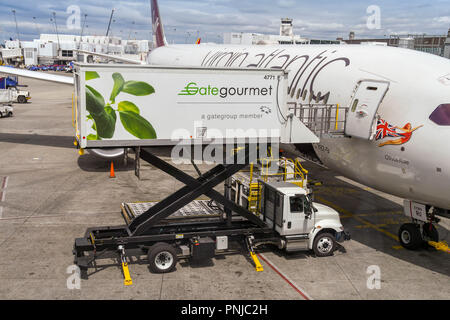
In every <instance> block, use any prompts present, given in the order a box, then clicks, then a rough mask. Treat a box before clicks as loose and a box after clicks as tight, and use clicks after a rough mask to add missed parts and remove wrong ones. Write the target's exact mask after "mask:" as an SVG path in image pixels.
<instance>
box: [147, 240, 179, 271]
mask: <svg viewBox="0 0 450 320" xmlns="http://www.w3.org/2000/svg"><path fill="white" fill-rule="evenodd" d="M177 261H178V258H177V253H176V251H175V248H174V247H172V246H171V245H169V244H167V243H157V244H155V245H154V246H152V247H151V248H150V249H149V251H148V264H149V267H150V270H151V271H152V272H153V273H169V272H172V271H173V270H174V269H175V266H176V264H177Z"/></svg>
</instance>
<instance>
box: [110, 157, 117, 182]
mask: <svg viewBox="0 0 450 320" xmlns="http://www.w3.org/2000/svg"><path fill="white" fill-rule="evenodd" d="M109 177H110V178H111V179H115V178H116V174H115V173H114V162H112V161H111V170H110V174H109Z"/></svg>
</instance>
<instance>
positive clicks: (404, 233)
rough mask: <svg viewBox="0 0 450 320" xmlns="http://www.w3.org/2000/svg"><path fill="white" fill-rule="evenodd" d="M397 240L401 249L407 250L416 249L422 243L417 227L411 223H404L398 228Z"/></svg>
mask: <svg viewBox="0 0 450 320" xmlns="http://www.w3.org/2000/svg"><path fill="white" fill-rule="evenodd" d="M398 239H399V240H400V244H401V245H402V246H403V248H405V249H408V250H416V249H418V248H419V247H420V246H421V245H422V242H423V239H422V235H421V234H420V228H419V226H418V225H415V224H413V223H406V224H404V225H402V226H401V227H400V230H399V232H398Z"/></svg>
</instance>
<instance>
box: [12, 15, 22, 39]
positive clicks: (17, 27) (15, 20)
mask: <svg viewBox="0 0 450 320" xmlns="http://www.w3.org/2000/svg"><path fill="white" fill-rule="evenodd" d="M12 13H13V15H14V22H15V23H16V32H17V40H19V48H20V47H21V46H20V34H19V25H18V24H17V18H16V10H14V9H13V10H12Z"/></svg>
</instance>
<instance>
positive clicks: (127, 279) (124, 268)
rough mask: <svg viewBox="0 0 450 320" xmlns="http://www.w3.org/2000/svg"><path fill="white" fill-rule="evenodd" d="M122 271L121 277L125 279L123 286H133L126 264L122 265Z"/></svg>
mask: <svg viewBox="0 0 450 320" xmlns="http://www.w3.org/2000/svg"><path fill="white" fill-rule="evenodd" d="M122 269H123V275H124V277H125V280H124V281H123V284H124V285H126V286H131V285H133V280H131V276H130V270H129V269H128V263H122Z"/></svg>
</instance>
